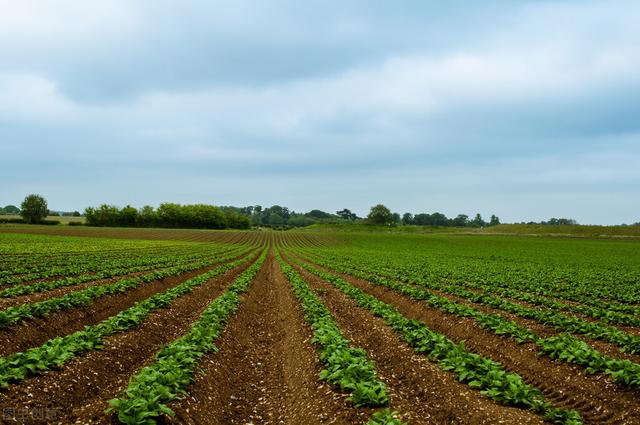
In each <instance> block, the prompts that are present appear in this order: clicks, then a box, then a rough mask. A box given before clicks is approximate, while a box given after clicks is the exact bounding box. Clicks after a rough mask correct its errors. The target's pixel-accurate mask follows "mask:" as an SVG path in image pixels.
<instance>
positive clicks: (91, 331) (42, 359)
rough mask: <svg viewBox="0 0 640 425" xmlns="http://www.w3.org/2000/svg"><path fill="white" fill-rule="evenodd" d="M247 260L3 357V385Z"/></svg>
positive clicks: (60, 360)
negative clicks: (75, 330)
mask: <svg viewBox="0 0 640 425" xmlns="http://www.w3.org/2000/svg"><path fill="white" fill-rule="evenodd" d="M247 261H248V257H245V258H242V259H240V260H236V261H234V262H232V263H228V264H224V265H222V266H219V267H217V268H215V269H213V270H210V271H208V272H206V273H203V274H201V275H199V276H197V277H194V278H192V279H189V280H187V281H185V282H182V283H181V284H179V285H177V286H175V287H173V288H171V289H168V290H166V291H164V292H161V293H158V294H155V295H153V296H151V297H149V298H147V299H145V300H143V301H141V302H139V303H136V304H135V305H134V306H133V307H130V308H129V309H127V310H124V311H122V312H120V313H118V314H117V315H115V316H112V317H109V318H108V319H105V320H103V321H102V322H100V323H98V324H97V325H93V326H86V327H85V328H84V329H83V330H81V331H78V332H74V333H73V334H70V335H66V336H61V337H56V338H53V339H50V340H49V341H47V342H46V343H44V344H43V345H41V346H40V347H35V348H31V349H29V350H27V351H25V352H21V353H16V354H13V355H11V356H7V357H3V358H0V388H7V387H8V386H9V384H10V383H11V382H17V381H21V380H23V379H25V377H27V376H29V375H34V374H37V373H40V372H43V371H46V370H49V369H52V368H55V367H60V366H62V365H63V364H64V363H66V362H68V361H69V360H70V359H72V358H73V357H75V356H76V355H78V354H79V353H81V352H85V351H89V350H95V349H99V348H101V347H102V346H103V343H104V339H105V338H106V337H108V336H110V335H114V334H116V333H119V332H123V331H126V330H128V329H132V328H134V327H136V326H138V325H139V324H141V323H142V322H143V321H144V320H145V319H146V318H147V317H148V316H149V314H151V312H153V311H154V310H157V309H159V308H162V307H166V306H168V305H169V304H170V303H171V302H172V301H173V300H175V299H176V298H179V297H181V296H183V295H185V294H188V293H190V292H191V291H193V288H195V287H196V286H199V285H202V284H203V283H205V282H207V281H209V280H211V279H212V278H214V277H216V276H219V275H221V274H223V273H225V272H227V271H229V270H232V269H233V268H235V267H238V266H239V265H241V264H243V263H245V262H247Z"/></svg>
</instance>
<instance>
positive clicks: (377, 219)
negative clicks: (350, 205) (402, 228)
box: [367, 204, 394, 226]
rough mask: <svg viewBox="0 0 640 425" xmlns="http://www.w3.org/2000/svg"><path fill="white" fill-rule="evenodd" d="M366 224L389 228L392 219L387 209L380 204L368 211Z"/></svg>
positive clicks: (392, 221)
mask: <svg viewBox="0 0 640 425" xmlns="http://www.w3.org/2000/svg"><path fill="white" fill-rule="evenodd" d="M367 222H368V223H369V224H379V225H387V226H389V225H391V224H393V223H394V217H393V214H392V213H391V210H389V208H387V207H385V206H384V205H382V204H378V205H375V206H373V207H371V211H369V215H367Z"/></svg>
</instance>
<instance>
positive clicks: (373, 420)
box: [365, 409, 407, 425]
mask: <svg viewBox="0 0 640 425" xmlns="http://www.w3.org/2000/svg"><path fill="white" fill-rule="evenodd" d="M365 425H407V423H406V422H403V421H401V420H400V419H398V412H394V411H391V410H389V409H382V410H378V411H377V412H375V413H374V414H373V415H371V417H370V418H369V420H368V421H367V423H366V424H365Z"/></svg>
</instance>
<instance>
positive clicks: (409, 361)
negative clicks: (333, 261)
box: [296, 267, 543, 424]
mask: <svg viewBox="0 0 640 425" xmlns="http://www.w3.org/2000/svg"><path fill="white" fill-rule="evenodd" d="M296 269H297V270H298V272H300V273H301V274H302V275H303V277H304V279H305V280H306V281H307V282H308V283H310V284H311V285H312V287H313V288H314V290H316V291H317V292H318V293H319V294H321V297H322V299H323V302H324V303H325V305H326V306H327V307H328V308H329V309H330V310H331V312H332V313H333V314H334V317H335V319H336V321H337V323H338V325H339V326H340V329H341V330H342V331H343V333H344V335H345V336H346V337H347V338H349V339H350V340H351V341H352V342H353V343H354V345H355V346H357V347H361V348H363V349H365V350H366V351H367V353H368V355H369V357H370V358H372V359H374V360H375V362H376V370H377V371H378V375H379V376H380V378H381V379H382V380H383V381H384V382H385V383H386V384H387V387H388V394H389V400H390V405H391V407H392V408H393V409H394V410H398V411H399V412H401V414H402V419H403V420H405V421H407V422H408V423H410V424H495V423H497V421H499V422H500V423H504V424H509V423H511V424H524V423H526V424H535V423H542V422H543V421H542V419H541V418H540V417H539V416H537V415H535V414H533V413H530V412H527V411H524V410H521V409H516V408H510V407H505V406H501V405H498V404H496V403H494V402H493V401H491V400H490V399H488V398H486V397H483V396H482V395H480V394H479V393H478V392H477V391H473V390H472V389H470V388H469V387H468V386H466V385H464V384H462V383H459V382H457V380H456V378H455V376H454V375H453V374H451V373H448V372H445V371H443V370H442V369H440V368H439V367H438V366H437V365H436V364H435V363H433V362H430V361H429V360H428V359H427V358H426V357H425V356H421V355H418V354H416V353H415V351H414V350H413V349H412V348H411V347H409V346H408V345H407V344H406V343H404V342H403V341H402V340H401V339H400V337H399V336H398V335H397V334H396V333H395V332H394V331H393V330H392V329H391V328H390V327H389V326H387V325H385V323H384V321H383V320H382V319H380V318H377V317H374V316H373V315H372V314H371V313H370V312H369V311H367V310H365V309H362V308H360V307H358V306H357V305H356V303H355V302H354V301H352V300H351V299H349V298H348V297H347V296H345V295H344V294H343V293H342V292H340V291H338V290H337V289H335V288H334V287H333V286H331V285H329V284H328V283H326V282H324V281H323V280H321V279H319V278H317V277H315V276H313V275H311V274H310V273H307V272H306V271H304V270H302V269H301V268H298V267H296Z"/></svg>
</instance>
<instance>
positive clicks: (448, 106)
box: [0, 0, 640, 224]
mask: <svg viewBox="0 0 640 425" xmlns="http://www.w3.org/2000/svg"><path fill="white" fill-rule="evenodd" d="M345 3H348V4H345ZM444 3H445V2H435V1H432V2H429V1H404V2H388V1H351V2H331V1H307V2H298V1H270V2H264V1H260V2H258V1H236V2H224V3H222V2H216V1H190V2H182V1H129V0H111V1H108V2H105V1H84V2H78V1H75V0H74V1H71V0H69V1H29V0H22V1H19V2H16V1H10V0H0V10H2V13H1V14H0V147H1V152H2V155H1V156H0V204H2V205H5V204H8V203H16V204H19V203H20V201H21V200H22V198H23V197H24V196H25V195H26V194H27V193H31V192H36V193H41V194H42V195H44V196H45V197H46V198H47V199H48V200H49V205H50V207H51V208H52V209H65V210H70V209H82V208H84V207H86V206H89V205H97V204H99V203H102V202H107V203H112V204H116V205H125V204H128V203H130V204H132V205H135V206H141V205H143V204H151V205H157V204H159V203H160V202H163V201H174V202H183V203H188V202H206V203H214V204H223V205H229V204H230V205H239V206H241V205H249V204H261V205H264V206H268V205H272V204H274V203H279V204H281V205H286V206H289V207H290V208H292V209H294V210H298V211H307V210H310V209H313V208H319V209H323V210H327V211H335V210H338V209H342V208H349V209H351V210H353V211H356V212H358V213H359V214H360V215H364V214H366V212H367V211H368V208H369V207H370V206H371V205H373V204H376V203H379V202H382V203H384V204H386V205H387V206H389V207H390V208H391V209H392V210H394V211H398V212H400V213H403V212H406V211H409V212H433V211H440V212H443V213H445V214H447V215H455V214H458V213H466V214H469V215H472V214H475V213H476V212H480V213H482V214H483V215H484V216H488V215H490V214H492V213H495V214H497V215H498V216H500V217H501V218H502V220H503V221H521V220H525V221H529V220H536V221H537V220H542V219H547V218H549V217H552V216H554V217H559V216H562V217H572V218H575V219H577V220H578V221H579V222H581V223H599V224H615V223H623V222H626V223H630V222H635V221H640V196H639V195H640V193H639V192H640V165H639V164H640V119H639V117H640V31H638V28H640V3H638V2H637V1H615V2H614V1H530V2H527V1H520V2H518V1H487V2H475V1H474V2H471V1H469V2H462V1H461V2H455V5H443V4H444ZM449 3H453V2H449Z"/></svg>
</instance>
